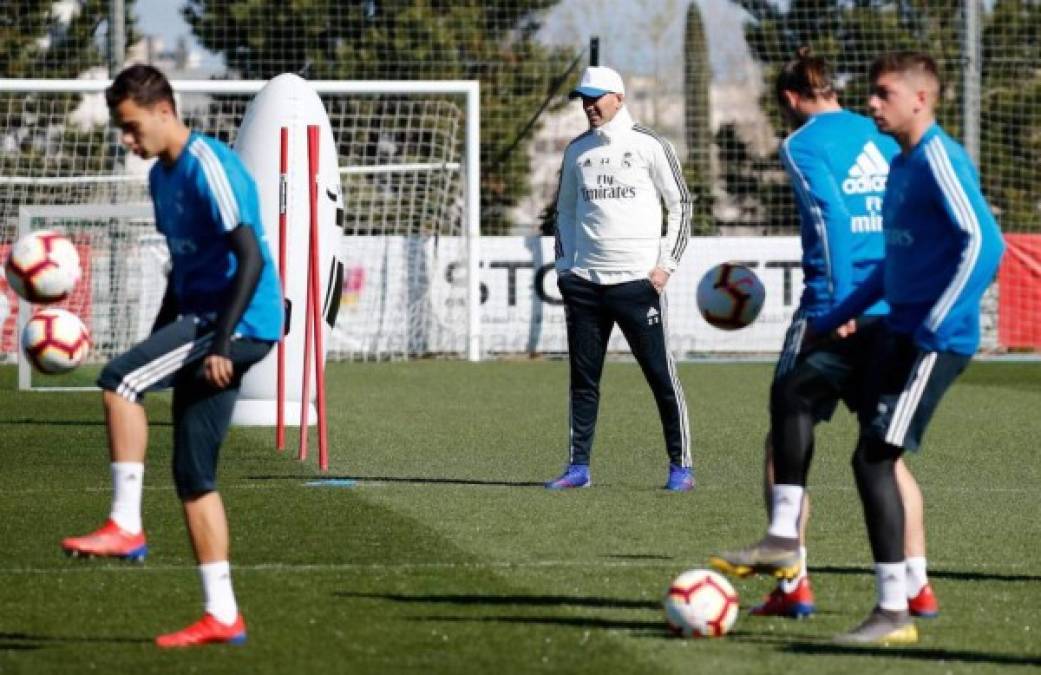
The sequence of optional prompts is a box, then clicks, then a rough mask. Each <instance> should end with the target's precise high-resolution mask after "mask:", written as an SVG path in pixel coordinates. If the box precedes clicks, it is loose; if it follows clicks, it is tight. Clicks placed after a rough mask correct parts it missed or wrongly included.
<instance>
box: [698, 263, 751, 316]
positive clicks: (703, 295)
mask: <svg viewBox="0 0 1041 675" xmlns="http://www.w3.org/2000/svg"><path fill="white" fill-rule="evenodd" d="M697 299H698V310H699V311H700V312H701V316H702V317H704V319H705V321H707V322H709V323H710V324H712V325H713V326H715V327H716V328H721V329H723V330H737V329H738V328H744V327H745V326H747V325H748V324H750V323H752V322H753V321H755V318H756V317H757V316H759V311H760V310H761V309H762V308H763V301H764V300H765V299H766V289H765V288H764V287H763V282H762V281H760V280H759V277H757V276H756V274H755V272H753V271H752V270H750V269H749V268H747V267H745V266H744V265H739V264H737V263H723V264H721V265H716V266H715V267H713V268H712V269H710V270H709V271H708V272H706V273H705V276H703V277H701V281H700V282H698V295H697Z"/></svg>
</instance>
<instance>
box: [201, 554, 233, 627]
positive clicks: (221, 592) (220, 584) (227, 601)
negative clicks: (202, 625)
mask: <svg viewBox="0 0 1041 675" xmlns="http://www.w3.org/2000/svg"><path fill="white" fill-rule="evenodd" d="M199 576H200V577H201V578H202V593H203V595H204V596H205V598H206V611H207V612H208V613H210V614H212V615H213V616H215V617H216V618H217V621H220V622H221V623H223V624H225V625H231V624H233V623H235V617H237V616H238V615H239V606H238V604H236V602H235V592H234V591H233V590H232V589H231V565H230V564H228V561H227V560H221V561H219V562H211V563H202V564H201V565H199Z"/></svg>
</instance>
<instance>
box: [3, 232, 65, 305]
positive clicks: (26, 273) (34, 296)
mask: <svg viewBox="0 0 1041 675" xmlns="http://www.w3.org/2000/svg"><path fill="white" fill-rule="evenodd" d="M5 267H6V274H7V283H8V284H9V285H10V286H11V289H12V290H13V291H14V292H15V293H17V294H18V296H19V297H21V298H23V299H25V300H28V301H29V302H34V303H37V304H46V303H51V302H58V301H59V300H64V299H65V297H66V296H68V294H69V293H71V292H72V289H73V287H75V286H76V282H78V281H79V280H80V273H81V272H80V256H79V254H78V253H77V252H76V247H75V246H73V245H72V242H71V241H69V240H68V239H67V238H65V237H64V236H63V235H61V234H58V233H57V232H52V231H50V230H38V231H36V232H32V233H30V234H27V235H25V236H24V237H22V238H21V239H19V240H18V241H16V242H15V243H14V246H12V247H11V253H10V255H9V256H8V257H7V264H6V265H5Z"/></svg>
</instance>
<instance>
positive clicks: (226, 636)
mask: <svg viewBox="0 0 1041 675" xmlns="http://www.w3.org/2000/svg"><path fill="white" fill-rule="evenodd" d="M214 643H226V644H233V645H241V644H245V643H246V621H245V620H244V619H243V618H242V614H239V615H238V616H236V617H235V622H234V623H232V624H231V625H228V624H224V623H221V622H220V621H218V620H217V617H215V616H213V615H212V614H210V613H209V612H207V613H206V614H204V615H203V617H202V618H201V619H200V620H198V621H196V622H195V623H193V624H192V625H190V626H188V627H187V628H182V629H181V630H179V631H177V632H176V633H167V634H166V635H160V636H159V637H157V638H156V639H155V644H156V646H158V647H162V648H164V649H165V648H168V647H196V646H198V645H208V644H214Z"/></svg>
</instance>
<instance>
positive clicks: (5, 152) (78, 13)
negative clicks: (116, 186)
mask: <svg viewBox="0 0 1041 675" xmlns="http://www.w3.org/2000/svg"><path fill="white" fill-rule="evenodd" d="M126 5H127V6H126V11H127V13H128V15H129V14H130V13H131V12H132V10H133V5H134V2H133V0H127V1H126ZM70 9H71V12H70V13H69V14H68V15H67V16H61V15H59V14H58V13H57V12H56V11H55V2H54V0H14V1H13V2H11V3H9V4H5V6H4V12H3V15H2V16H0V76H3V77H10V78H75V77H77V76H78V75H80V74H82V73H83V72H85V71H87V70H89V69H91V68H93V67H96V66H99V65H102V64H104V63H105V61H106V58H105V56H106V55H105V51H104V49H105V44H104V41H103V39H102V38H103V36H104V34H105V30H106V27H107V21H108V11H109V2H108V0H80V1H79V2H77V3H75V4H74V6H72V7H71V8H70ZM78 102H79V97H75V98H73V99H70V97H69V96H68V95H67V94H31V95H24V94H17V95H11V94H6V95H4V96H2V97H0V119H3V126H2V128H0V175H9V176H10V175H13V176H18V177H24V178H37V177H51V176H70V175H86V174H111V173H112V172H113V165H114V163H115V161H116V157H117V153H118V152H119V151H118V149H117V148H116V146H115V145H114V144H112V143H109V142H107V139H110V138H111V137H110V136H108V134H107V130H106V129H105V128H89V129H83V128H79V127H77V126H76V125H75V124H72V123H70V122H69V120H68V119H67V115H68V113H69V112H71V111H72V110H73V109H74V108H75V107H76V105H78ZM77 188H80V189H86V188H82V186H74V187H71V188H57V187H40V186H31V187H29V186H26V187H10V188H4V191H5V192H6V191H8V190H10V191H11V192H10V193H7V194H0V225H8V226H9V225H10V223H11V222H12V219H13V217H14V216H15V215H16V213H15V211H13V210H12V209H14V208H15V207H16V204H17V202H47V201H68V200H69V199H70V197H69V196H68V191H70V190H75V189H77ZM62 190H65V192H62Z"/></svg>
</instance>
